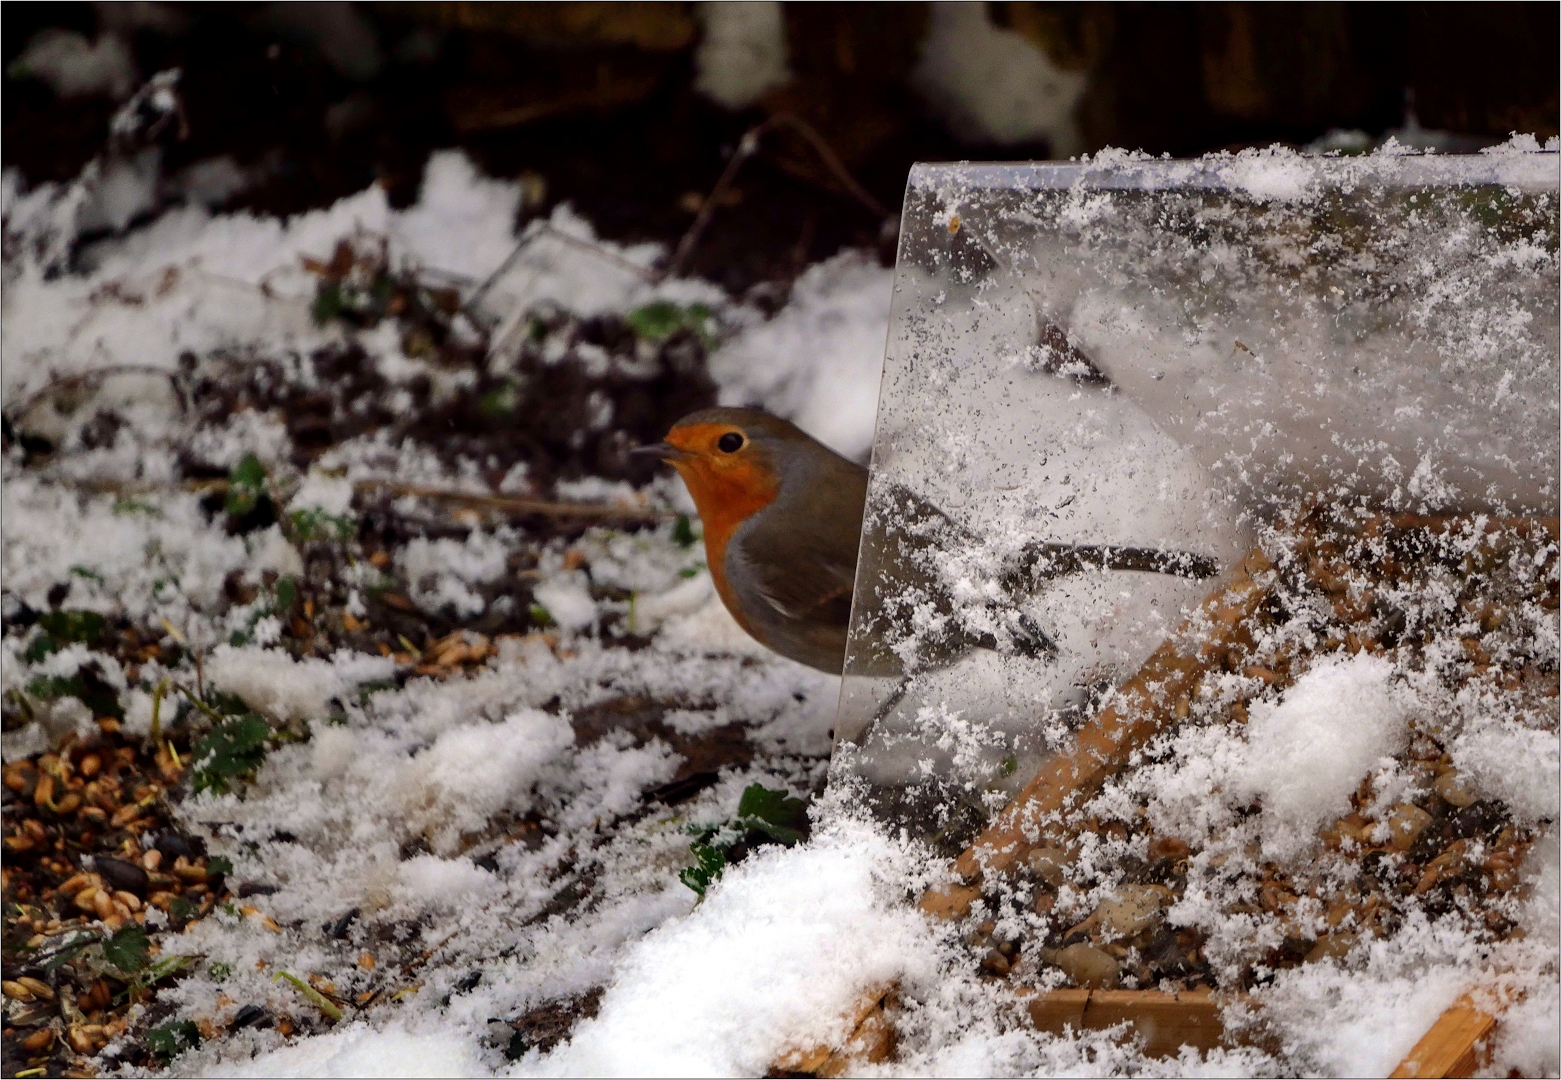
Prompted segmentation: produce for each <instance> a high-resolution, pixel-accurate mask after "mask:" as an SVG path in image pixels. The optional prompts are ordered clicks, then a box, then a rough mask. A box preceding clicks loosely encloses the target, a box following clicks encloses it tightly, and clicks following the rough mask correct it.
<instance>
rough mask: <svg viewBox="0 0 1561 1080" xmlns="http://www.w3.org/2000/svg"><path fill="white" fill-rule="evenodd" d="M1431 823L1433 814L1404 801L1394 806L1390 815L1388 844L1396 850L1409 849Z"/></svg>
mask: <svg viewBox="0 0 1561 1080" xmlns="http://www.w3.org/2000/svg"><path fill="white" fill-rule="evenodd" d="M1429 824H1431V815H1430V814H1428V813H1426V812H1425V811H1424V810H1422V809H1420V807H1418V806H1414V805H1412V804H1410V803H1402V804H1400V805H1398V806H1396V807H1394V808H1393V813H1392V814H1390V815H1389V816H1388V845H1389V846H1390V847H1391V848H1392V849H1393V850H1394V851H1408V850H1409V849H1410V848H1412V847H1414V846H1415V841H1416V840H1418V839H1420V834H1421V833H1423V832H1425V828H1426V826H1427V825H1429Z"/></svg>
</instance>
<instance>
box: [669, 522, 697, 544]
mask: <svg viewBox="0 0 1561 1080" xmlns="http://www.w3.org/2000/svg"><path fill="white" fill-rule="evenodd" d="M672 539H673V541H674V542H675V543H676V544H677V546H678V547H692V546H693V544H694V540H695V537H694V523H693V522H691V521H689V520H688V515H687V514H679V515H678V523H677V524H676V525H674V526H672Z"/></svg>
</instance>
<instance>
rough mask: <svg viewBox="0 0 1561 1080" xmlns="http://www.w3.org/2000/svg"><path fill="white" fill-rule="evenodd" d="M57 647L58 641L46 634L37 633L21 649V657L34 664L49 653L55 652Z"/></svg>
mask: <svg viewBox="0 0 1561 1080" xmlns="http://www.w3.org/2000/svg"><path fill="white" fill-rule="evenodd" d="M59 647H60V646H59V643H58V642H57V641H55V640H54V639H53V638H52V637H50V636H49V635H48V634H45V633H39V634H37V635H36V636H35V637H34V638H33V639H32V640H31V641H29V642H28V643H27V648H25V649H23V650H22V659H23V660H25V661H27V662H28V663H29V664H36V663H37V662H38V661H40V660H42V659H43V658H44V657H46V656H48V655H49V654H50V653H52V652H57V651H58V650H59Z"/></svg>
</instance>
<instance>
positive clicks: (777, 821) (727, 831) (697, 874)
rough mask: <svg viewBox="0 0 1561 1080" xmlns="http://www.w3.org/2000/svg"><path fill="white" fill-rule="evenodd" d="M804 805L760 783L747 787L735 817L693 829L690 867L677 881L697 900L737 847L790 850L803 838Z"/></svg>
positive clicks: (805, 809) (717, 875)
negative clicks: (766, 846) (780, 846)
mask: <svg viewBox="0 0 1561 1080" xmlns="http://www.w3.org/2000/svg"><path fill="white" fill-rule="evenodd" d="M807 813H808V804H807V803H806V802H804V801H803V800H801V799H798V798H795V797H793V796H791V795H788V794H787V793H786V792H784V791H772V790H771V789H769V788H767V787H765V786H764V785H763V784H749V785H748V787H746V788H745V789H744V790H743V794H742V798H741V799H739V800H738V802H737V814H736V816H735V817H733V818H731V819H730V820H729V821H725V822H722V823H721V824H719V825H708V826H704V827H702V828H701V827H697V826H696V827H695V828H693V829H692V830H691V831H692V832H693V833H694V839H693V840H692V841H690V842H689V845H688V849H689V851H690V852H691V853H692V854H693V856H694V865H693V866H688V867H684V868H683V869H682V870H681V871H679V873H678V880H679V881H681V882H682V883H683V884H684V885H687V886H688V887H689V888H690V889H693V890H694V891H695V892H696V893H698V894H699V895H700V896H701V897H702V896H704V895H705V892H706V891H707V890H708V889H709V888H710V885H711V883H712V882H714V881H715V880H716V879H717V878H719V877H720V876H721V875H722V874H723V873H724V872H725V871H726V868H727V866H728V865H729V864H730V863H731V862H732V858H731V855H732V852H733V849H735V848H736V847H737V846H738V845H739V844H741V845H743V846H744V847H749V848H751V847H757V846H759V845H761V844H766V843H774V844H783V845H785V846H786V847H791V846H792V845H793V844H795V843H797V842H798V841H799V840H802V839H803V838H805V837H806V836H807Z"/></svg>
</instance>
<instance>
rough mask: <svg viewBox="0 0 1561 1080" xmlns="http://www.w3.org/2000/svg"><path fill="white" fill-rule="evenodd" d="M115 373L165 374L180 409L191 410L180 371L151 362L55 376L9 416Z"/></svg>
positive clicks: (15, 416) (20, 414)
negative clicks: (185, 395)
mask: <svg viewBox="0 0 1561 1080" xmlns="http://www.w3.org/2000/svg"><path fill="white" fill-rule="evenodd" d="M115 375H161V376H164V377H165V378H167V380H168V381H169V383H170V384H171V385H172V387H173V396H174V397H175V398H176V399H177V400H178V402H179V411H180V412H189V410H190V406H189V403H188V402H187V401H185V400H184V390H183V389H182V388H181V387H180V386H179V372H177V371H169V370H167V369H166V368H160V367H152V366H151V365H150V364H110V365H108V366H107V367H100V368H93V369H92V370H91V371H83V372H79V373H77V374H75V375H66V376H64V377H63V378H61V377H55V378H52V379H50V380H49V381H48V382H47V383H46V384H45V385H43V386H41V387H39V388H38V389H37V390H34V391H33V392H32V393H30V394H28V395H27V396H26V397H24V398H23V399H22V400H21V402H20V403H19V404H17V405H16V406H15V407H14V408H12V409H10V410H8V414H9V418H10V420H11V421H12V422H13V423H14V422H16V421H17V420H20V419H21V418H22V417H24V416H26V415H27V413H28V412H29V411H31V409H32V407H33V406H34V405H36V404H37V403H38V402H39V401H41V400H43V399H44V398H46V397H48V396H50V395H51V394H56V393H58V392H59V391H61V390H64V389H68V388H70V387H73V386H82V385H84V384H87V383H91V382H93V381H95V380H99V379H108V378H112V377H113V376H115Z"/></svg>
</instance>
